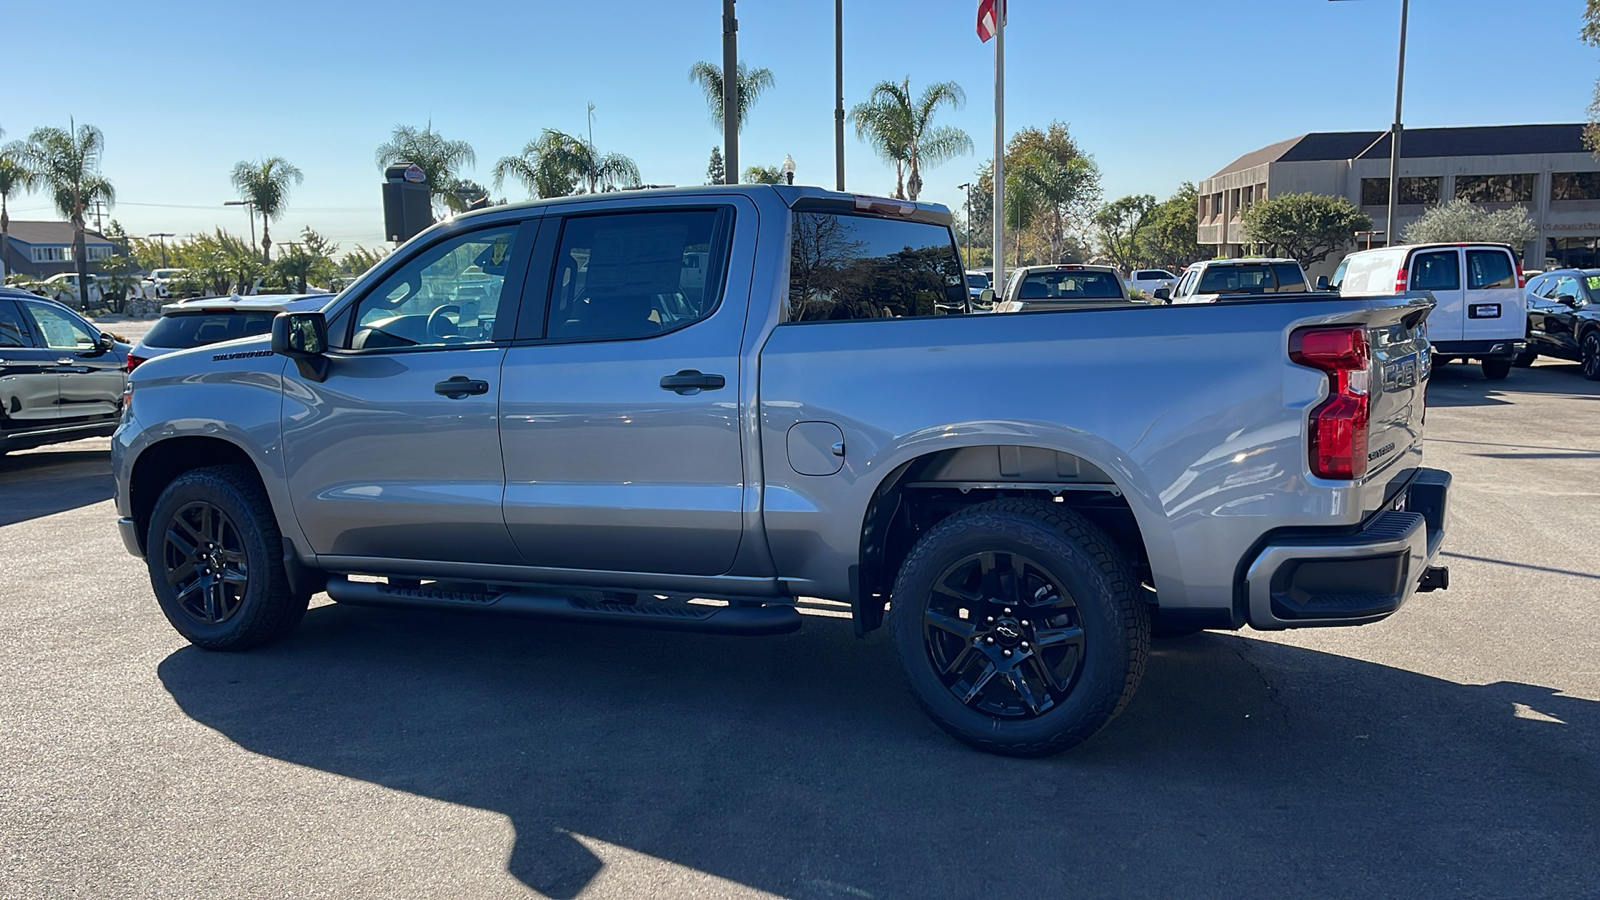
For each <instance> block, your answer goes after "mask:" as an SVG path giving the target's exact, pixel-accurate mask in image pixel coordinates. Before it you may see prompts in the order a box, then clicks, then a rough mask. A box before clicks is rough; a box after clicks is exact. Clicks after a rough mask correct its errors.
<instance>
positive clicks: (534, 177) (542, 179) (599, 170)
mask: <svg viewBox="0 0 1600 900" xmlns="http://www.w3.org/2000/svg"><path fill="white" fill-rule="evenodd" d="M507 176H510V177H512V178H514V179H516V180H517V181H520V182H522V184H523V185H524V186H525V187H527V189H528V191H529V193H531V194H533V195H534V196H536V197H564V196H566V195H568V194H572V193H586V194H594V193H600V192H602V191H613V190H616V189H617V188H619V187H635V186H637V185H638V184H639V183H640V181H641V179H640V177H639V166H638V165H637V164H635V163H634V161H633V160H632V159H629V158H628V157H626V156H624V155H622V154H621V153H601V152H600V151H599V150H597V149H596V148H595V146H594V145H593V144H591V143H589V142H588V141H586V140H584V139H583V138H580V137H576V136H574V135H570V134H566V133H565V132H561V131H557V130H555V129H554V128H546V129H544V131H542V132H540V133H539V139H538V140H536V141H529V142H528V143H527V144H526V145H525V146H523V148H522V154H521V155H520V156H504V157H501V158H500V160H499V161H498V162H496V163H495V164H494V183H495V186H496V187H499V186H500V185H501V184H502V183H504V181H505V179H506V177H507ZM580 186H581V190H580V189H579V188H580Z"/></svg>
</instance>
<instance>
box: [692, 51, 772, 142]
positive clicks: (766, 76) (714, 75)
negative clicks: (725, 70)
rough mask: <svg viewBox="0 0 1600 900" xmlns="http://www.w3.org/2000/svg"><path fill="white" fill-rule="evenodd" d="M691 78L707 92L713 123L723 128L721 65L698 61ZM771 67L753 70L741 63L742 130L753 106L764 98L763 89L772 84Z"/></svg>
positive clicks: (740, 115) (707, 105)
mask: <svg viewBox="0 0 1600 900" xmlns="http://www.w3.org/2000/svg"><path fill="white" fill-rule="evenodd" d="M689 80H690V81H692V82H694V83H695V84H698V85H700V89H701V90H702V91H705V95H706V108H707V109H708V110H709V111H710V112H711V123H712V124H713V125H716V126H717V130H718V131H721V130H722V127H723V125H722V114H723V106H722V103H723V98H722V67H721V66H719V65H717V64H716V63H709V62H697V63H695V64H694V65H692V66H690V67H689ZM772 85H773V78H772V70H771V69H768V68H766V67H762V68H759V69H752V68H749V67H748V66H746V65H745V64H744V63H739V131H740V132H741V133H743V132H744V123H745V122H746V121H748V120H749V114H750V107H751V106H753V105H755V102H756V101H757V100H758V99H760V98H761V94H762V92H764V91H766V90H767V89H768V88H770V87H772Z"/></svg>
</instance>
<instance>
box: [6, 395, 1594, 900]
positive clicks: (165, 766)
mask: <svg viewBox="0 0 1600 900" xmlns="http://www.w3.org/2000/svg"><path fill="white" fill-rule="evenodd" d="M1430 405H1431V408H1430V410H1429V413H1428V420H1427V428H1428V436H1429V443H1428V448H1427V457H1428V461H1429V463H1430V464H1431V465H1435V466H1440V467H1443V468H1447V469H1450V470H1451V471H1452V472H1453V473H1454V475H1455V490H1454V494H1453V498H1452V502H1453V518H1452V522H1451V531H1450V535H1449V538H1448V541H1447V544H1446V551H1447V552H1448V554H1449V559H1448V562H1449V564H1450V566H1451V569H1452V576H1453V587H1452V589H1451V590H1449V591H1447V592H1443V593H1434V594H1428V595H1421V596H1419V597H1418V598H1416V599H1415V600H1414V601H1413V602H1412V603H1410V604H1409V605H1407V606H1406V607H1405V608H1403V609H1402V610H1401V611H1400V612H1399V613H1397V614H1396V615H1395V616H1393V617H1392V618H1390V619H1389V620H1387V621H1386V622H1383V623H1380V624H1378V625H1374V626H1369V627H1366V628H1358V629H1331V630H1321V631H1318V630H1311V631H1300V632H1289V633H1282V634H1264V633H1258V632H1250V631H1245V632H1241V633H1239V634H1223V633H1207V634H1203V635H1199V636H1196V637H1193V638H1187V639H1183V640H1175V641H1163V642H1158V643H1157V645H1156V648H1155V651H1154V653H1153V655H1152V660H1151V664H1150V668H1149V671H1148V672H1147V674H1146V676H1145V680H1144V684H1143V687H1142V688H1141V690H1140V693H1139V695H1138V696H1137V697H1136V698H1135V700H1134V701H1133V703H1132V704H1131V705H1130V706H1129V707H1128V709H1127V711H1126V712H1125V713H1124V714H1123V715H1122V717H1121V718H1119V719H1118V720H1117V721H1116V722H1114V723H1112V725H1111V726H1110V727H1109V728H1108V729H1107V730H1106V731H1105V732H1103V733H1102V734H1101V735H1100V736H1098V737H1097V738H1096V739H1094V740H1093V741H1092V742H1090V743H1089V744H1088V745H1086V746H1084V747H1083V748H1080V749H1079V750H1078V751H1076V752H1074V753H1070V754H1066V755H1063V756H1059V757H1056V758H1053V759H1046V760H1036V761H1018V760H1009V759H1001V758H996V757H990V756H985V755H982V754H979V753H976V752H973V751H971V750H968V749H965V748H964V747H962V746H959V745H957V744H955V743H953V742H952V741H951V740H949V739H948V738H946V737H945V736H944V735H943V733H942V732H940V731H939V730H938V729H937V728H936V727H935V726H934V725H933V724H931V723H930V722H929V721H927V720H926V719H924V717H923V716H922V715H921V713H920V712H918V711H917V709H916V708H915V707H914V706H913V704H912V703H911V701H910V700H909V698H908V697H907V695H906V694H905V692H904V691H903V690H902V688H901V686H900V685H899V683H898V680H897V677H896V674H895V672H894V670H893V668H892V665H893V664H892V660H891V659H890V657H889V654H888V653H887V647H886V644H885V641H884V640H883V639H882V637H881V635H874V636H872V637H871V638H869V639H867V640H865V641H857V640H855V639H854V638H852V637H851V636H850V633H849V623H848V622H847V621H844V620H840V619H835V618H822V617H814V618H811V619H809V620H808V622H807V627H806V628H805V629H804V630H803V631H802V632H800V633H798V634H795V635H791V636H785V637H778V638H761V639H748V638H747V639H739V638H719V637H709V636H697V635H663V634H655V633H649V632H636V631H627V630H602V629H596V628H588V627H579V626H560V625H549V624H535V623H527V622H495V623H490V624H486V623H485V622H483V621H479V620H470V619H459V618H453V617H450V616H447V615H442V614H418V613H401V612H391V611H381V610H371V609H359V608H346V607H337V606H332V605H327V604H326V603H325V598H319V601H318V602H319V603H322V605H319V606H317V607H316V608H314V609H312V610H311V612H310V613H309V614H308V615H307V617H306V621H305V623H304V625H302V626H301V628H300V630H299V631H298V632H296V633H295V635H293V636H292V637H291V638H290V639H289V640H288V641H286V642H284V643H282V644H279V645H277V646H274V647H272V648H269V649H266V650H262V651H258V652H253V653H248V654H242V655H226V654H211V653H206V652H203V651H199V650H195V649H192V648H190V647H187V646H186V645H185V644H184V643H183V641H182V640H181V639H180V638H179V637H178V636H177V635H176V634H175V633H174V632H173V631H172V630H171V629H170V628H169V627H168V626H167V624H166V622H165V621H164V620H163V619H162V617H161V615H160V613H159V612H158V610H157V608H156V606H155V603H154V601H153V600H152V599H151V596H150V592H149V586H148V583H147V581H146V577H145V574H144V571H143V568H142V566H141V564H140V563H139V562H138V561H136V560H134V559H133V558H131V557H129V556H127V555H126V554H125V553H124V552H123V550H122V548H121V545H120V542H119V541H118V539H117V537H116V533H115V528H114V527H113V520H114V517H115V514H114V512H113V511H112V508H111V504H110V502H109V499H108V498H109V497H110V494H111V483H110V477H109V475H108V474H107V472H108V464H107V452H106V446H107V445H106V442H105V441H89V442H80V443H78V444H72V445H66V446H62V447H56V448H46V449H41V450H37V451H31V452H28V453H23V454H17V455H14V456H10V457H6V458H4V459H0V623H3V627H0V658H3V660H4V668H3V680H0V897H7V898H20V897H28V898H31V897H68V896H70V897H186V898H187V897H271V898H285V897H334V898H355V897H407V898H415V897H451V898H454V897H474V898H476V897H520V896H540V895H543V896H551V897H577V896H584V897H630V898H631V897H658V896H659V897H689V896H693V897H722V896H729V897H745V896H764V895H783V896H795V897H818V898H831V897H839V898H895V897H915V898H922V897H995V896H1007V895H1010V896H1024V897H1068V896H1091V897H1095V896H1129V897H1156V896H1179V897H1219V898H1223V897H1226V898H1232V897H1239V896H1285V895H1287V896H1303V897H1324V896H1326V897H1374V896H1403V897H1434V896H1452V897H1478V896H1481V897H1508V896H1525V897H1593V896H1595V895H1596V891H1597V890H1600V889H1597V887H1596V885H1597V884H1600V618H1597V615H1596V613H1597V611H1600V554H1597V551H1596V542H1597V539H1600V534H1597V523H1600V517H1597V516H1596V514H1595V509H1596V503H1597V498H1600V384H1596V383H1593V382H1587V381H1584V380H1583V379H1582V378H1581V377H1579V375H1578V374H1577V372H1576V367H1575V366H1573V365H1569V364H1564V363H1563V364H1552V363H1541V364H1539V365H1538V366H1536V367H1535V368H1533V369H1531V370H1527V371H1521V370H1519V371H1516V372H1514V373H1513V374H1512V376H1511V378H1510V379H1509V380H1508V381H1505V382H1498V383H1495V382H1486V381H1484V380H1483V379H1482V378H1481V376H1479V375H1478V372H1477V369H1476V367H1465V366H1461V365H1459V364H1458V365H1453V366H1447V367H1444V368H1442V369H1440V370H1439V371H1438V372H1437V373H1436V377H1435V381H1434V384H1433V386H1432V389H1431V391H1430Z"/></svg>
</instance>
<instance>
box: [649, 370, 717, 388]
mask: <svg viewBox="0 0 1600 900" xmlns="http://www.w3.org/2000/svg"><path fill="white" fill-rule="evenodd" d="M727 384H728V379H726V378H723V377H722V376H721V375H702V374H700V372H699V371H698V370H695V369H681V370H679V372H678V374H676V375H663V376H661V389H662V390H664V391H676V392H677V393H680V394H698V393H700V392H701V391H714V390H717V389H718V388H721V387H725V386H727Z"/></svg>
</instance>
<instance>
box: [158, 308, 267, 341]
mask: <svg viewBox="0 0 1600 900" xmlns="http://www.w3.org/2000/svg"><path fill="white" fill-rule="evenodd" d="M277 315H278V313H277V310H268V309H264V310H250V311H248V312H237V311H233V310H218V311H216V312H208V313H200V314H195V313H188V314H183V315H176V316H166V317H164V318H162V319H161V321H159V322H157V323H156V324H155V325H154V326H153V327H151V329H150V330H149V332H147V333H146V334H145V336H144V343H145V345H146V346H149V347H161V348H163V349H183V348H186V347H200V346H203V345H205V344H215V343H218V342H220V341H231V340H233V339H234V338H242V337H252V336H254V335H258V334H266V333H267V332H269V331H271V330H272V320H273V319H274V318H276V317H277Z"/></svg>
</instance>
